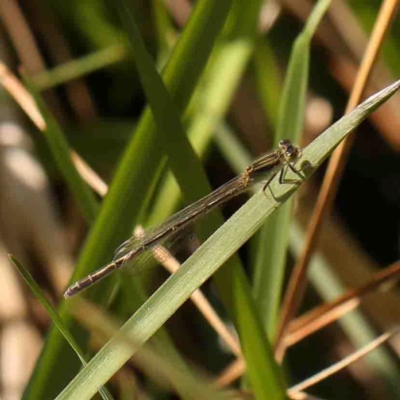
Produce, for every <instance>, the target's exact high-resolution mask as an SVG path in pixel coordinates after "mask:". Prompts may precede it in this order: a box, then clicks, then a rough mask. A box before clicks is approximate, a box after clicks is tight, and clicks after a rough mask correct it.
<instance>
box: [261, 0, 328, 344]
mask: <svg viewBox="0 0 400 400" xmlns="http://www.w3.org/2000/svg"><path fill="white" fill-rule="evenodd" d="M329 5H330V0H320V1H318V3H317V4H316V6H315V7H314V9H313V11H312V13H311V15H310V17H309V19H308V21H307V24H306V26H305V28H304V30H303V32H302V33H301V34H300V36H299V37H298V38H297V39H296V41H295V44H294V46H293V51H292V54H291V56H290V61H289V67H288V72H287V75H286V78H285V84H284V89H283V96H282V101H281V104H280V108H279V117H278V127H277V135H276V138H275V146H277V145H278V143H279V141H280V140H281V139H285V138H286V139H290V140H291V141H292V142H294V143H298V142H299V137H300V134H301V132H302V130H303V121H304V112H305V97H306V90H307V86H308V74H309V58H310V43H311V39H312V36H313V35H314V33H315V30H316V28H317V26H318V24H319V22H320V21H321V19H322V18H323V16H324V15H325V13H326V11H327V9H328V7H329ZM292 206H293V203H292V201H288V202H287V203H286V204H285V205H284V206H283V207H281V208H280V210H279V211H278V212H277V213H275V214H274V215H273V216H272V217H271V218H270V219H269V221H268V223H267V224H266V226H265V227H264V228H263V229H262V231H261V232H260V234H259V237H258V240H259V246H258V247H259V249H258V250H259V251H257V259H256V262H255V266H254V293H255V298H256V301H257V304H258V305H259V307H260V309H261V315H262V316H263V322H264V327H265V330H266V331H267V332H268V337H269V338H270V339H272V338H273V337H274V335H275V331H276V326H277V321H278V313H279V308H280V302H281V297H282V286H283V280H284V274H285V265H286V256H287V247H288V243H289V229H290V219H291V214H292Z"/></svg>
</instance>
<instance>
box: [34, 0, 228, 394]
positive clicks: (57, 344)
mask: <svg viewBox="0 0 400 400" xmlns="http://www.w3.org/2000/svg"><path fill="white" fill-rule="evenodd" d="M229 6H230V1H227V0H224V1H219V2H217V3H216V2H215V1H213V0H202V1H200V2H198V3H197V5H196V7H195V8H194V10H193V13H192V17H191V19H190V21H189V23H188V24H187V25H186V27H185V30H184V32H183V33H182V35H181V37H180V40H179V42H178V43H177V45H176V47H175V48H174V51H173V53H172V55H171V59H170V60H169V62H168V64H167V65H166V67H165V69H164V70H163V74H162V75H163V79H164V82H165V84H166V86H167V87H168V89H169V90H170V93H171V95H172V97H173V99H174V101H175V103H176V104H177V106H178V107H179V109H180V110H182V111H183V110H184V109H185V108H186V106H187V104H188V102H189V99H190V96H191V95H192V93H193V90H194V88H195V86H196V85H197V83H198V81H199V79H200V76H201V72H202V70H203V69H204V67H205V64H206V62H207V60H208V57H209V55H210V53H211V50H212V49H213V46H214V43H215V40H216V38H217V36H218V35H219V33H220V32H221V29H222V27H223V25H224V22H225V19H226V16H227V13H228V11H229ZM154 129H155V125H154V121H153V118H152V115H151V112H150V110H149V109H147V110H146V111H145V112H144V115H143V117H142V118H141V120H140V122H139V125H138V128H137V130H136V132H135V137H134V138H133V140H132V141H131V142H130V143H129V144H128V145H127V149H126V151H125V154H124V156H123V159H122V160H121V163H120V165H119V167H118V169H117V171H116V173H115V177H114V179H113V182H112V184H111V186H110V189H109V192H108V194H107V197H106V199H105V201H104V204H103V206H102V209H101V212H100V214H99V217H98V219H97V220H96V224H95V225H94V226H93V228H92V230H91V232H90V234H89V236H88V238H87V240H86V243H85V246H84V248H83V250H82V253H81V256H80V259H79V262H78V265H77V268H76V270H75V273H74V276H73V279H74V280H76V279H79V278H80V277H82V276H84V275H87V274H88V273H90V272H91V271H93V270H95V269H96V268H99V267H100V266H101V265H103V264H104V263H105V262H107V261H109V260H110V259H111V258H112V255H113V253H114V249H115V248H116V247H117V246H118V245H119V244H120V243H121V242H122V241H123V240H124V239H126V238H127V237H129V236H130V233H131V230H132V226H133V225H134V224H135V222H136V221H137V220H138V216H139V214H140V210H141V207H142V205H143V201H144V200H145V199H146V197H147V193H148V191H149V189H150V187H151V185H152V177H153V176H154V175H155V174H156V172H157V170H158V168H159V165H160V163H162V160H163V151H162V148H161V146H159V145H158V143H157V141H156V140H155V136H154ZM144 171H145V174H144ZM144 177H145V178H146V179H143V178H144ZM111 281H112V280H108V281H106V282H104V284H101V285H100V287H99V286H97V288H94V289H93V290H92V291H90V292H88V294H89V295H90V296H91V297H92V298H93V297H95V296H96V297H97V298H98V299H99V298H100V297H101V298H102V299H103V301H104V299H105V300H107V299H108V298H109V293H110V289H111V283H112V282H111ZM60 314H61V316H62V317H63V319H64V320H65V323H66V324H67V325H71V330H74V332H75V331H76V332H77V334H79V339H78V340H79V341H80V343H82V344H84V343H85V340H86V336H85V335H84V334H83V332H82V331H81V330H80V329H79V328H78V327H77V325H75V324H73V321H72V318H71V317H70V315H69V313H68V307H67V306H66V305H65V303H64V304H62V306H61V311H60ZM76 337H77V338H78V336H76ZM60 358H62V359H63V360H64V364H65V365H66V364H68V365H71V366H70V369H69V371H68V374H67V373H65V371H60V365H59V362H58V361H59V359H60ZM77 368H79V364H78V363H77V362H76V359H75V356H74V354H73V353H71V351H70V350H69V348H67V347H66V346H65V344H64V342H63V340H62V337H61V336H60V335H59V333H58V331H57V330H55V329H52V330H51V332H50V334H49V336H48V340H47V342H46V345H45V348H44V350H43V352H42V355H41V358H40V360H39V362H38V364H37V367H36V370H35V373H34V375H33V377H32V379H31V381H30V384H29V386H28V388H27V391H26V397H27V398H28V397H30V398H34V399H37V398H54V396H55V394H56V393H57V392H59V391H60V390H61V388H62V387H64V385H65V383H66V382H68V380H69V379H70V377H71V374H73V373H74V372H75V371H76V370H77ZM57 371H60V375H58V374H57ZM61 373H62V374H61ZM50 374H52V375H54V379H53V381H52V386H51V387H50V385H48V382H47V377H48V376H49V375H50ZM55 388H58V391H56V389H55Z"/></svg>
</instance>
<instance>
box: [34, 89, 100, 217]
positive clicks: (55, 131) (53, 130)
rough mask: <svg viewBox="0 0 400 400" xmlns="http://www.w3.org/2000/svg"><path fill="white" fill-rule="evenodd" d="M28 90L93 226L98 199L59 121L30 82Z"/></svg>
mask: <svg viewBox="0 0 400 400" xmlns="http://www.w3.org/2000/svg"><path fill="white" fill-rule="evenodd" d="M28 88H29V89H30V92H31V94H32V96H33V98H34V99H35V101H36V104H37V106H38V107H39V110H40V113H41V114H42V116H43V118H44V120H45V122H46V128H45V130H44V135H45V137H46V140H47V143H48V145H49V148H50V150H51V153H52V155H53V158H54V160H55V162H56V164H57V166H58V168H59V170H60V172H61V173H62V175H63V177H64V179H65V181H66V183H67V184H68V186H69V188H70V189H71V192H72V193H73V195H74V196H75V199H76V201H77V203H78V206H79V208H80V209H81V211H82V214H83V216H84V218H85V219H86V220H87V222H88V223H89V224H91V223H92V222H94V220H95V218H96V216H97V212H98V209H99V206H98V203H97V200H96V197H95V195H94V193H93V192H92V190H91V189H90V187H89V186H88V185H87V184H86V182H85V181H84V180H83V179H82V178H81V176H80V175H79V173H78V171H77V170H76V168H75V166H74V164H73V162H72V160H71V151H70V147H69V145H68V142H67V140H66V137H65V135H64V133H63V132H62V130H61V128H60V126H59V125H58V123H57V121H56V120H55V118H54V117H53V116H52V115H51V113H50V111H49V109H48V108H47V106H46V104H45V103H44V101H43V100H42V98H41V96H40V94H39V93H38V92H37V90H36V89H35V88H34V87H33V85H30V84H29V82H28Z"/></svg>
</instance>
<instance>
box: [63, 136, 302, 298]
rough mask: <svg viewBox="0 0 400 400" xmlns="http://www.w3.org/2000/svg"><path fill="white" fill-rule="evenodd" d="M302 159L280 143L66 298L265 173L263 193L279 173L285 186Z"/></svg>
mask: <svg viewBox="0 0 400 400" xmlns="http://www.w3.org/2000/svg"><path fill="white" fill-rule="evenodd" d="M300 157H301V149H300V148H298V147H296V146H294V145H293V144H292V143H291V142H290V141H289V140H281V141H280V142H279V149H278V150H275V151H273V152H271V153H268V154H266V155H264V156H262V157H260V158H259V159H258V160H256V161H254V162H253V163H252V164H250V165H249V166H248V167H247V168H246V169H245V171H244V172H243V173H241V174H240V175H238V176H237V177H235V178H233V179H231V180H230V181H229V182H227V183H225V184H223V185H222V186H220V187H219V188H218V189H216V190H214V191H213V192H212V193H210V194H208V195H207V196H205V197H203V198H201V199H200V200H198V201H196V202H195V203H193V204H191V205H189V206H187V207H186V208H184V209H183V210H181V211H179V212H177V213H176V214H174V215H173V216H172V217H171V218H169V219H168V220H167V221H165V222H164V223H163V224H161V225H160V226H159V227H156V228H154V229H150V230H148V231H146V232H145V234H144V235H142V236H141V237H140V238H137V237H135V236H134V237H132V238H130V239H128V240H127V241H126V242H124V243H123V244H122V245H121V246H119V247H118V249H117V251H116V253H115V256H114V259H113V261H112V262H111V263H109V264H107V265H106V266H104V267H102V268H100V269H98V270H97V271H95V272H93V273H92V274H90V275H88V276H87V277H85V278H83V279H81V280H79V281H77V282H76V283H74V284H73V285H72V286H70V287H69V288H68V289H67V290H66V292H65V293H64V297H66V298H69V297H72V296H74V295H76V294H77V293H80V292H81V291H83V290H84V289H87V288H88V287H90V286H92V285H93V284H95V283H96V282H98V281H99V280H101V279H103V278H104V277H106V276H108V275H109V274H111V273H112V272H113V271H115V270H117V269H119V268H121V267H122V266H123V265H124V264H126V263H127V262H128V261H131V260H133V259H135V258H136V257H138V256H139V255H140V254H143V253H144V252H145V251H147V250H149V249H151V248H152V247H154V246H156V245H158V244H160V243H161V242H162V241H164V240H168V239H170V238H171V237H172V236H174V235H176V234H177V233H178V232H180V231H181V230H182V229H184V228H186V227H188V226H189V225H190V224H192V223H193V222H194V221H195V220H197V218H199V217H200V216H202V215H205V214H207V213H208V212H210V211H211V210H213V209H215V208H216V207H218V206H221V205H222V204H224V203H225V202H227V201H228V200H230V199H231V198H232V197H235V196H237V195H238V194H240V193H243V192H244V191H246V190H248V189H249V188H250V187H251V186H252V185H253V184H255V183H258V182H262V181H263V180H264V178H265V174H266V173H269V176H268V179H267V180H266V181H265V183H264V187H263V191H265V189H266V188H267V186H268V185H269V184H270V182H271V181H272V179H273V178H274V177H275V176H276V175H277V174H278V173H280V176H279V182H280V183H281V184H282V183H284V176H285V174H286V171H287V168H290V169H291V170H292V171H293V172H295V173H296V174H299V172H298V171H297V169H296V168H295V167H294V163H295V162H296V161H297V160H298V159H299V158H300Z"/></svg>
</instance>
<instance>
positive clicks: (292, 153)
mask: <svg viewBox="0 0 400 400" xmlns="http://www.w3.org/2000/svg"><path fill="white" fill-rule="evenodd" d="M279 148H280V149H281V151H282V154H283V156H284V157H285V159H286V161H296V160H297V159H298V158H300V157H301V149H300V148H299V147H297V146H295V145H293V144H292V142H291V141H290V140H289V139H282V140H281V141H280V142H279Z"/></svg>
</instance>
